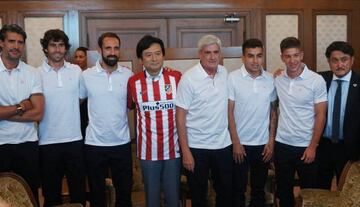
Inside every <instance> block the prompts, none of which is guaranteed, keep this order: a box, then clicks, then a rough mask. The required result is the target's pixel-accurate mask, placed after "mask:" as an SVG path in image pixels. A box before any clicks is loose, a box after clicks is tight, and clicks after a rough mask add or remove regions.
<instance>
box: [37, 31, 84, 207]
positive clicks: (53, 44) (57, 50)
mask: <svg viewBox="0 0 360 207" xmlns="http://www.w3.org/2000/svg"><path fill="white" fill-rule="evenodd" d="M40 43H41V46H42V48H43V51H44V54H45V56H46V59H45V60H44V61H43V64H42V65H41V66H40V67H39V70H40V71H41V74H42V80H43V87H44V96H45V113H44V118H43V120H42V121H41V122H40V125H39V144H40V171H41V180H42V192H43V195H44V206H54V205H60V204H62V197H61V196H62V195H61V189H62V187H61V186H62V179H63V177H64V175H66V178H67V179H66V180H67V183H68V187H69V192H70V199H71V202H73V203H82V204H85V169H84V161H83V141H82V136H81V131H80V112H79V83H80V75H81V69H80V68H79V66H77V65H73V64H71V63H69V62H66V61H65V59H64V58H65V55H66V53H67V52H68V51H69V49H70V44H69V38H68V36H67V35H66V34H65V33H64V32H63V31H61V30H59V29H53V30H48V31H46V32H45V34H44V37H43V38H42V39H41V40H40Z"/></svg>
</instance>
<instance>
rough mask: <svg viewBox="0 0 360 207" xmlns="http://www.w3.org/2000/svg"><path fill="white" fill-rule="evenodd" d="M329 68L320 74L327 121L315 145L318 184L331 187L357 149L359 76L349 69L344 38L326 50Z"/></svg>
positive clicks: (359, 138)
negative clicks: (326, 102)
mask: <svg viewBox="0 0 360 207" xmlns="http://www.w3.org/2000/svg"><path fill="white" fill-rule="evenodd" d="M325 55H326V58H327V60H328V63H329V66H330V69H331V71H327V72H323V73H320V74H321V75H322V76H323V77H324V79H325V81H326V85H327V89H328V112H327V123H326V126H325V129H324V133H323V137H322V138H321V140H320V143H319V147H318V159H319V187H320V188H324V189H330V188H331V181H332V178H333V176H334V174H335V175H336V178H337V181H339V178H340V175H341V172H342V170H343V168H344V166H345V164H346V162H347V161H349V160H357V159H358V158H359V152H360V76H359V75H358V74H356V73H355V72H354V71H352V70H351V69H352V65H353V63H354V49H353V48H352V46H351V45H350V44H348V43H347V42H343V41H335V42H333V43H331V44H330V45H329V46H328V47H327V49H326V52H325Z"/></svg>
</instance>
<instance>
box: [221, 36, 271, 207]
mask: <svg viewBox="0 0 360 207" xmlns="http://www.w3.org/2000/svg"><path fill="white" fill-rule="evenodd" d="M242 51H243V57H242V61H243V63H244V64H243V65H242V67H241V68H240V69H239V70H235V71H233V72H232V73H230V74H229V81H228V83H229V130H230V136H231V139H232V143H233V158H234V166H233V168H234V169H233V170H234V174H233V181H234V182H233V206H242V207H245V192H246V188H247V181H248V171H249V169H250V176H251V177H250V186H251V202H250V206H252V207H261V206H264V205H265V192H264V187H265V182H266V178H267V175H268V165H269V161H270V159H271V157H272V155H273V149H274V144H275V131H276V124H277V109H276V92H275V86H274V79H273V77H272V75H271V74H269V73H268V72H266V71H264V69H263V68H262V63H263V44H262V42H261V41H260V40H258V39H249V40H246V41H245V42H244V43H243V45H242Z"/></svg>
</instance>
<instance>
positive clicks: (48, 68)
mask: <svg viewBox="0 0 360 207" xmlns="http://www.w3.org/2000/svg"><path fill="white" fill-rule="evenodd" d="M69 67H70V63H69V62H66V61H64V65H63V66H62V67H61V68H60V69H59V70H61V69H63V68H69ZM42 68H43V70H44V71H45V72H50V71H52V70H54V67H52V66H50V65H49V61H48V59H45V60H44V61H43V64H42Z"/></svg>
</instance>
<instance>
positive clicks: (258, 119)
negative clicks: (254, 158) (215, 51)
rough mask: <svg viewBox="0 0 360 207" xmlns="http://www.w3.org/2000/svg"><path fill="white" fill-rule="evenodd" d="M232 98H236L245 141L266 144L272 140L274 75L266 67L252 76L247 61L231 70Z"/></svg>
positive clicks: (237, 118)
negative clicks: (248, 70) (270, 135)
mask: <svg viewBox="0 0 360 207" xmlns="http://www.w3.org/2000/svg"><path fill="white" fill-rule="evenodd" d="M228 84H229V99H230V100H232V101H234V102H235V105H234V117H235V123H236V131H237V134H238V136H239V138H240V143H241V144H243V145H250V146H257V145H264V144H266V143H268V141H269V123H270V118H269V117H270V103H271V102H273V101H275V100H276V91H275V86H274V79H273V77H272V75H271V74H269V73H268V72H266V71H264V70H262V72H261V75H260V76H258V77H256V78H252V77H251V75H250V74H249V73H248V72H247V71H246V69H245V66H244V65H243V66H242V67H241V68H240V69H238V70H235V71H233V72H231V73H230V74H229V78H228Z"/></svg>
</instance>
